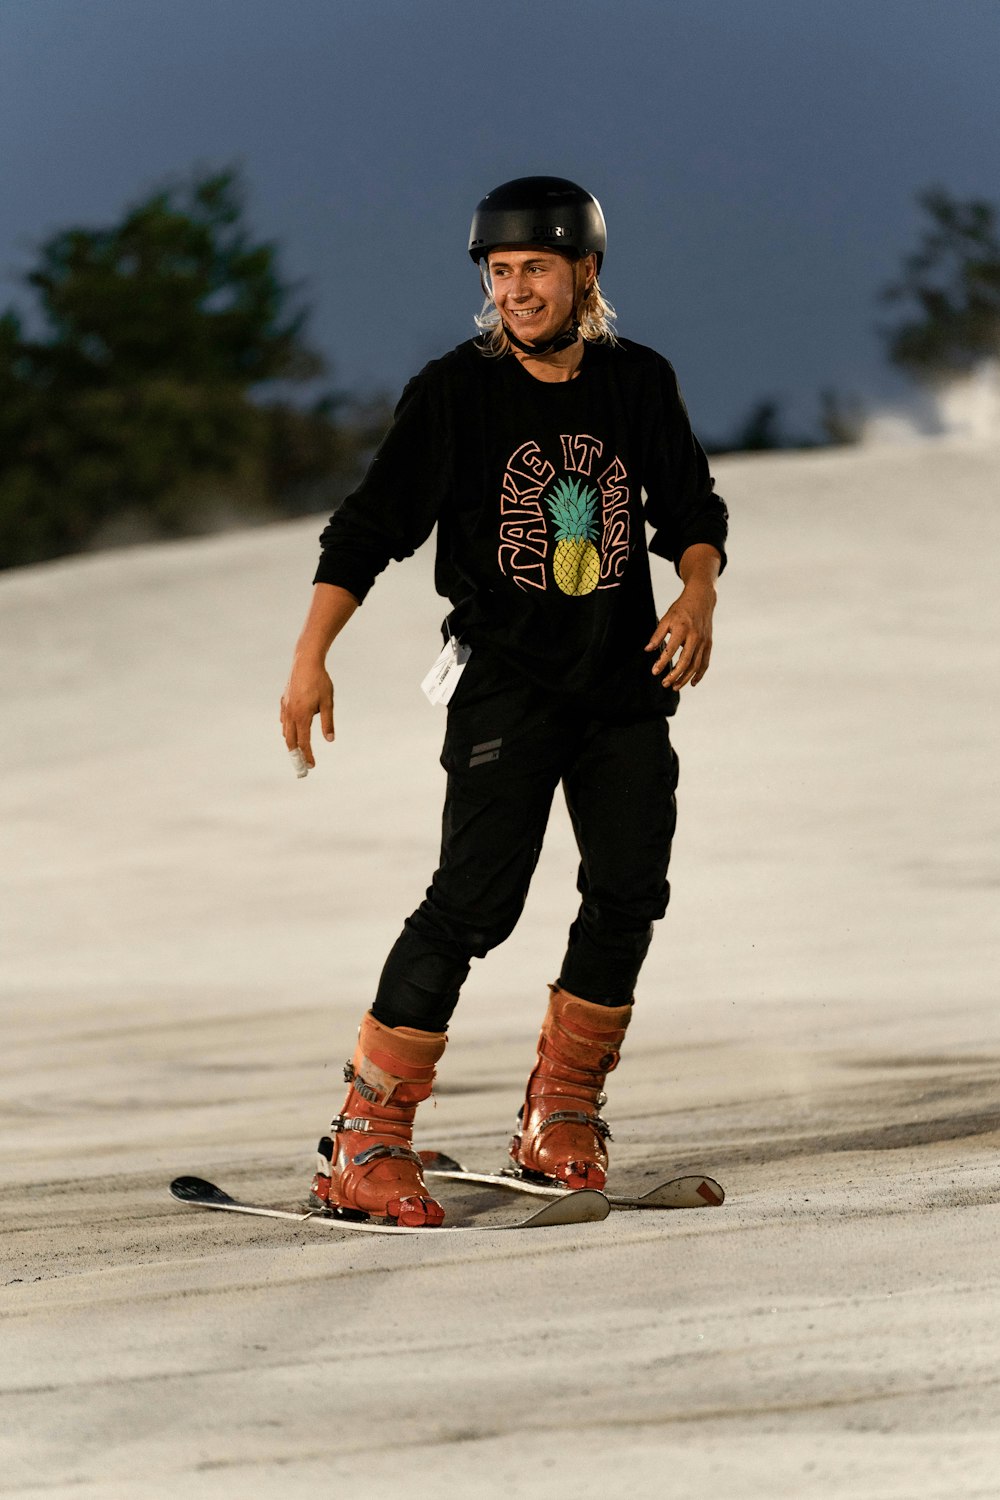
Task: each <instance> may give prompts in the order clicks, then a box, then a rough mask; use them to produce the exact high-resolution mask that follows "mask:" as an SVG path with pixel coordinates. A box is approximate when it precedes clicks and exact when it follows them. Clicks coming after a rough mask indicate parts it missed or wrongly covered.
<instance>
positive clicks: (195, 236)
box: [0, 171, 384, 566]
mask: <svg viewBox="0 0 1000 1500" xmlns="http://www.w3.org/2000/svg"><path fill="white" fill-rule="evenodd" d="M24 279H25V282H26V284H27V285H28V286H29V287H31V288H32V289H33V291H34V293H35V294H36V296H37V298H38V301H39V304H40V312H41V315H42V321H43V324H44V332H43V336H42V337H41V338H38V339H30V338H28V337H26V335H25V332H24V327H23V324H22V322H21V320H20V319H19V318H18V316H17V315H16V314H15V313H14V312H12V311H8V312H7V313H4V314H3V315H2V316H0V566H11V565H13V564H17V563H26V562H34V561H38V560H41V559H44V558H48V557H54V556H58V555H60V554H63V553H66V552H72V551H76V550H78V549H80V548H82V547H86V546H88V545H92V544H93V543H94V541H95V538H100V537H101V536H102V535H105V534H108V533H109V532H111V533H113V532H114V528H115V526H116V525H119V526H120V525H121V524H123V522H128V523H129V524H131V525H133V527H134V526H135V524H136V523H138V525H139V528H140V532H141V533H142V534H145V535H166V536H169V535H178V534H181V533H183V532H185V531H190V530H197V529H200V528H201V527H202V526H203V524H204V515H203V510H204V505H205V499H206V496H209V497H213V498H214V501H215V502H216V503H217V504H218V503H219V502H220V501H223V502H225V503H226V504H227V505H228V506H229V508H230V509H232V508H234V507H235V508H237V509H238V508H243V509H245V510H249V511H251V512H255V513H256V514H258V515H260V514H268V513H270V514H283V513H290V512H291V511H293V510H294V509H295V508H296V497H299V498H301V496H302V493H303V487H305V488H306V489H307V490H308V491H309V493H310V495H311V496H312V499H313V500H314V502H315V503H316V504H317V506H320V505H322V504H323V503H324V502H326V503H327V504H328V503H329V500H330V498H331V492H332V493H334V494H335V493H336V491H337V490H338V488H339V489H340V490H341V491H342V490H343V488H344V487H345V486H344V484H343V483H341V484H339V485H338V483H337V480H338V477H339V478H340V479H341V480H343V479H344V477H345V476H347V475H350V474H352V473H353V471H354V470H356V469H357V468H358V467H359V465H360V463H361V462H362V460H363V457H364V456H365V455H364V452H363V450H364V449H365V447H366V445H367V443H368V442H369V441H370V440H371V441H374V440H375V439H377V435H378V431H377V429H378V427H379V424H380V421H381V418H382V416H383V415H384V413H382V412H381V411H379V412H378V413H377V416H376V413H374V412H371V413H368V414H364V413H362V416H361V420H360V422H359V423H355V424H354V429H353V430H352V431H350V432H346V431H345V432H343V433H342V432H340V431H339V430H338V429H337V427H336V425H335V423H334V421H333V413H334V409H335V406H336V405H337V403H336V401H335V399H334V398H330V397H328V398H325V399H324V400H322V401H320V402H318V403H317V404H316V405H315V406H314V407H313V408H312V409H311V410H307V411H302V410H297V409H295V408H293V407H291V406H290V405H287V404H284V403H281V402H271V403H270V404H269V405H265V404H263V403H261V402H260V401H255V400H254V399H253V391H254V387H258V386H260V385H261V384H262V383H263V382H273V381H285V382H287V381H303V380H308V379H312V378H314V377H315V376H317V375H319V374H320V373H322V371H323V362H322V360H321V359H320V357H319V356H318V355H317V354H316V353H315V352H314V351H313V350H312V349H310V348H309V346H308V345H307V344H306V342H305V340H304V336H303V330H304V325H305V321H306V316H307V313H306V310H305V309H303V308H295V307H291V306H290V303H291V300H292V295H293V289H292V288H291V287H289V286H288V285H286V284H285V283H284V282H283V281H282V280H281V278H280V276H279V274H278V270H277V252H276V250H275V247H274V246H273V245H269V244H265V243H257V242H254V241H253V240H252V239H251V237H250V235H249V234H248V231H247V230H246V228H245V226H244V223H243V204H242V191H241V187H240V183H239V179H238V177H237V174H236V173H235V172H231V171H227V172H218V173H214V174H209V175H202V176H200V177H196V178H195V179H194V181H193V183H192V184H191V185H190V186H189V187H186V188H185V187H177V186H175V187H171V188H168V189H165V190H162V191H159V192H156V193H154V194H153V195H152V196H150V197H148V198H146V199H145V200H144V201H142V202H140V203H138V204H136V205H134V206H133V207H131V208H130V209H129V210H128V211H127V212H126V214H125V216H124V218H123V219H122V221H121V222H120V223H119V224H117V225H113V226H111V227H109V228H101V229H82V228H72V229H66V230H63V231H61V232H60V233H58V234H55V235H54V236H53V237H52V238H50V239H49V240H48V241H46V243H45V244H43V245H42V246H41V247H40V251H39V259H38V263H37V265H36V266H35V267H34V268H33V269H32V270H31V271H30V272H29V273H28V274H27V275H26V276H25V278H24ZM366 422H367V425H366ZM369 429H371V430H369Z"/></svg>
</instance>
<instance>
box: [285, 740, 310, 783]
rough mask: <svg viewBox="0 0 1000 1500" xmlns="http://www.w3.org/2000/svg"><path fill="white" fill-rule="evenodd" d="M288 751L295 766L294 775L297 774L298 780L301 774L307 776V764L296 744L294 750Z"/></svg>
mask: <svg viewBox="0 0 1000 1500" xmlns="http://www.w3.org/2000/svg"><path fill="white" fill-rule="evenodd" d="M288 753H289V755H290V756H291V757H292V765H293V766H294V767H295V774H296V776H298V777H299V779H300V780H301V778H302V777H303V776H308V775H309V766H308V764H307V763H306V758H305V756H304V755H303V754H302V751H301V750H300V749H299V748H298V746H296V748H295V749H294V750H289V752H288Z"/></svg>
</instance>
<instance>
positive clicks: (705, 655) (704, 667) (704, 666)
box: [691, 641, 712, 687]
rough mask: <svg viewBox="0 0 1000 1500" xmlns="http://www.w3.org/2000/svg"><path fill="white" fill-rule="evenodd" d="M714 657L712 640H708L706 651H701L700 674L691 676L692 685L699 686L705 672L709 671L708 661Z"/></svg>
mask: <svg viewBox="0 0 1000 1500" xmlns="http://www.w3.org/2000/svg"><path fill="white" fill-rule="evenodd" d="M711 657H712V642H711V641H708V642H707V643H706V645H705V649H704V651H703V652H702V653H701V664H700V666H699V667H698V675H697V676H696V677H692V678H691V686H692V687H697V686H698V684H699V682H700V681H701V679H702V678H703V677H704V675H705V673H706V672H707V671H708V663H709V661H710V660H711Z"/></svg>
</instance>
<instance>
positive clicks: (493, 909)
mask: <svg viewBox="0 0 1000 1500" xmlns="http://www.w3.org/2000/svg"><path fill="white" fill-rule="evenodd" d="M441 763H442V765H443V766H444V768H445V770H446V771H447V772H448V790H447V796H446V799H445V807H444V821H443V831H442V843H441V862H440V867H439V868H438V870H437V873H436V874H435V876H434V879H433V882H432V884H431V886H430V889H429V890H428V892H427V896H426V898H425V900H424V901H423V902H422V903H421V904H420V906H419V907H418V908H417V910H416V911H415V912H414V913H413V915H412V916H411V917H408V918H407V920H406V922H405V924H404V927H403V931H402V933H401V934H400V937H399V939H398V940H397V942H396V944H395V946H394V947H393V948H392V951H391V952H390V954H389V957H388V958H387V960H386V963H385V968H384V969H383V971H382V977H381V979H380V981H379V987H378V993H377V996H376V999H375V1003H374V1006H373V1011H374V1014H375V1016H376V1018H377V1019H378V1020H379V1021H381V1022H382V1023H383V1024H384V1025H387V1026H415V1027H417V1028H419V1029H420V1030H423V1031H443V1030H444V1029H445V1028H446V1026H447V1024H448V1021H449V1019H450V1017H451V1014H452V1011H453V1010H454V1008H455V1006H456V1004H457V1002H458V996H459V991H460V989H461V986H462V984H463V982H464V980H465V978H466V976H467V974H468V972H469V965H470V960H471V959H472V958H483V957H484V956H485V955H486V954H487V953H488V952H489V950H490V949H491V948H495V947H497V946H498V945H499V944H500V943H502V942H503V941H504V939H505V938H507V937H509V936H510V934H511V932H512V931H513V930H514V927H515V925H516V923H517V920H518V918H519V917H520V915H521V912H522V910H523V908H524V903H525V899H526V897H527V894H528V886H529V884H530V882H531V877H532V875H533V873H534V870H535V866H536V864H537V863H538V856H539V854H540V853H541V848H542V839H543V837H544V834H545V826H546V823H547V821H548V816H549V809H550V807H551V805H552V798H553V795H554V793H555V789H556V787H557V786H558V784H559V782H560V781H561V782H562V784H563V788H564V792H565V796H566V804H567V807H568V809H569V815H570V818H571V820H572V823H573V830H574V833H575V834H576V841H577V846H578V848H579V850H580V870H579V877H578V880H577V889H578V890H579V892H580V896H581V898H582V899H581V903H580V910H579V913H578V915H577V917H576V920H575V921H574V922H573V924H572V926H571V927H570V931H569V944H568V947H567V949H566V955H565V957H564V959H563V963H562V968H561V970H560V974H559V984H560V986H561V987H562V988H564V989H567V990H569V991H570V992H571V993H572V994H574V995H579V996H580V997H581V998H582V999H584V1000H592V1001H595V1002H597V1003H598V1004H605V1005H624V1004H627V1003H628V1002H629V1001H630V1000H631V999H632V994H633V989H634V986H635V981H636V976H637V975H638V973H639V969H640V967H641V966H642V962H643V959H644V958H645V956H646V953H647V951H648V948H649V943H650V939H651V937H652V925H651V924H652V923H653V922H654V921H656V919H657V918H659V917H662V916H663V914H664V912H665V911H666V909H667V902H668V900H669V898H670V886H669V883H668V881H667V866H668V863H669V860H670V845H671V841H672V839H673V834H674V825H675V820H676V804H675V800H674V792H675V788H676V785H677V757H676V755H675V753H674V750H673V748H672V746H671V744H670V735H669V732H668V729H667V722H666V719H665V718H664V717H662V716H659V717H646V718H642V719H639V720H636V721H633V722H629V723H617V722H609V721H608V720H606V719H600V718H596V717H595V716H594V712H593V708H592V706H591V705H588V704H587V703H585V702H583V701H581V700H579V699H570V698H567V697H564V696H563V697H560V696H559V695H557V694H552V693H547V692H545V691H543V690H542V689H541V688H540V687H538V686H536V685H534V684H531V683H528V682H525V681H523V680H512V679H511V676H510V674H509V672H507V671H506V669H505V668H503V667H502V666H500V665H498V664H496V663H493V662H490V661H489V660H487V659H485V658H484V657H478V658H477V656H476V654H475V653H473V657H472V659H471V660H470V662H469V664H468V666H467V667H466V669H465V673H464V675H463V677H462V679H461V680H460V682H459V684H458V689H457V691H456V693H455V696H454V698H453V699H452V702H451V704H450V705H449V708H448V728H447V733H446V735H445V743H444V750H443V753H442V756H441Z"/></svg>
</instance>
